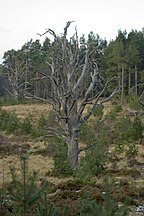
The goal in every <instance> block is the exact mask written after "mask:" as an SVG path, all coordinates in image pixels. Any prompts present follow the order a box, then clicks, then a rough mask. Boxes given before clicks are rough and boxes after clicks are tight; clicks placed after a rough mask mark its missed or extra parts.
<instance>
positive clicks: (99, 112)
mask: <svg viewBox="0 0 144 216" xmlns="http://www.w3.org/2000/svg"><path fill="white" fill-rule="evenodd" d="M103 110H104V105H103V104H100V105H99V106H98V107H97V108H96V109H95V110H94V112H93V116H94V117H99V118H100V119H101V118H102V116H103Z"/></svg>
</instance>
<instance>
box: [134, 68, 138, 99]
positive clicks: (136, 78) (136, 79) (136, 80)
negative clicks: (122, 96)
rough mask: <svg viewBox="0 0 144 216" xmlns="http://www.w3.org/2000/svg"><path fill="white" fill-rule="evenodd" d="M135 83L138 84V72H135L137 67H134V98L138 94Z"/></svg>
mask: <svg viewBox="0 0 144 216" xmlns="http://www.w3.org/2000/svg"><path fill="white" fill-rule="evenodd" d="M137 82H138V72H137V66H136V65H135V95H136V96H137V94H138V86H137Z"/></svg>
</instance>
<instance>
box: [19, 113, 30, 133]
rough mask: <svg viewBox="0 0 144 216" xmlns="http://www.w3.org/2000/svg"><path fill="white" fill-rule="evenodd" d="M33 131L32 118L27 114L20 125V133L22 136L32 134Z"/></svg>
mask: <svg viewBox="0 0 144 216" xmlns="http://www.w3.org/2000/svg"><path fill="white" fill-rule="evenodd" d="M32 129H33V123H32V117H31V115H30V114H28V115H27V116H26V117H25V118H24V120H23V122H22V123H21V132H22V133H23V134H26V135H27V134H30V133H31V132H32Z"/></svg>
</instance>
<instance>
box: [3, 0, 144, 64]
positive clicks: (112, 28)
mask: <svg viewBox="0 0 144 216" xmlns="http://www.w3.org/2000/svg"><path fill="white" fill-rule="evenodd" d="M69 20H70V21H71V20H74V21H75V23H73V24H72V25H71V27H70V31H71V32H73V31H74V28H75V26H77V30H78V33H79V35H81V34H82V33H84V34H85V35H87V34H88V33H89V32H90V31H93V32H94V33H95V34H97V33H98V34H99V35H100V37H102V38H106V39H107V40H110V39H114V38H115V36H116V35H117V31H118V29H121V30H125V29H126V30H127V32H129V31H131V29H137V30H140V31H141V30H142V28H143V27H144V0H0V62H1V61H2V56H3V53H4V52H5V51H8V50H11V49H15V50H17V49H20V48H21V46H22V45H24V44H25V43H26V42H27V41H29V40H30V39H31V38H32V39H34V40H35V39H40V38H39V36H38V35H37V33H43V32H44V31H45V29H46V28H51V29H53V30H55V32H56V33H62V32H63V27H64V26H65V23H66V22H67V21H69Z"/></svg>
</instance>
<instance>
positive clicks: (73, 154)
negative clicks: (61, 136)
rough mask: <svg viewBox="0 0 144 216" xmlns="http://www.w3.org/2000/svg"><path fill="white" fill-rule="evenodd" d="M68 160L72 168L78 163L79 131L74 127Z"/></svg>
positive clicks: (71, 133) (69, 144) (70, 139)
mask: <svg viewBox="0 0 144 216" xmlns="http://www.w3.org/2000/svg"><path fill="white" fill-rule="evenodd" d="M68 160H69V163H70V164H71V166H72V168H74V167H75V166H76V165H77V163H78V131H77V130H76V128H74V127H72V129H71V131H70V137H69V143H68Z"/></svg>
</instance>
